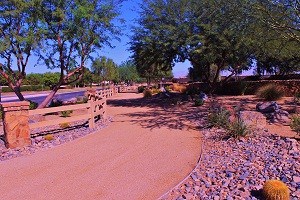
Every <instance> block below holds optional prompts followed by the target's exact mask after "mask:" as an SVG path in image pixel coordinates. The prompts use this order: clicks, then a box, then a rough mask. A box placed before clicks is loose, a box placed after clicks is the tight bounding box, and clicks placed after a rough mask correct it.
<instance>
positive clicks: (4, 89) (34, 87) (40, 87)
mask: <svg viewBox="0 0 300 200" xmlns="http://www.w3.org/2000/svg"><path fill="white" fill-rule="evenodd" d="M20 90H21V91H44V90H49V87H45V86H43V85H24V86H22V87H21V88H20ZM2 92H13V90H12V89H11V88H9V87H2Z"/></svg>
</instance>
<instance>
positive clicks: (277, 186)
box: [263, 180, 290, 200]
mask: <svg viewBox="0 0 300 200" xmlns="http://www.w3.org/2000/svg"><path fill="white" fill-rule="evenodd" d="M263 195H264V197H265V199H266V200H289V199H290V191H289V188H288V187H287V186H286V185H285V184H284V183H283V182H281V181H279V180H268V181H266V183H265V184H264V186H263Z"/></svg>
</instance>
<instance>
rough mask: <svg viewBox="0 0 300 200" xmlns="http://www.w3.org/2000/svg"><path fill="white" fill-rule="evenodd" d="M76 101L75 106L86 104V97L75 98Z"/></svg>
mask: <svg viewBox="0 0 300 200" xmlns="http://www.w3.org/2000/svg"><path fill="white" fill-rule="evenodd" d="M76 99H77V101H76V104H83V103H87V102H88V98H87V97H86V96H79V97H76Z"/></svg>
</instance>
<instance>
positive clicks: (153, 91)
mask: <svg viewBox="0 0 300 200" xmlns="http://www.w3.org/2000/svg"><path fill="white" fill-rule="evenodd" d="M151 92H152V94H158V93H160V92H161V91H160V89H157V88H153V89H152V90H151Z"/></svg>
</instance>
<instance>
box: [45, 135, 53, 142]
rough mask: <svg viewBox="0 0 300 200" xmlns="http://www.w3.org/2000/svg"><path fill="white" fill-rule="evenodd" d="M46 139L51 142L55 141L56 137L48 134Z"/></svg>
mask: <svg viewBox="0 0 300 200" xmlns="http://www.w3.org/2000/svg"><path fill="white" fill-rule="evenodd" d="M44 139H45V140H48V141H51V140H54V136H53V135H52V134H47V135H44Z"/></svg>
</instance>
